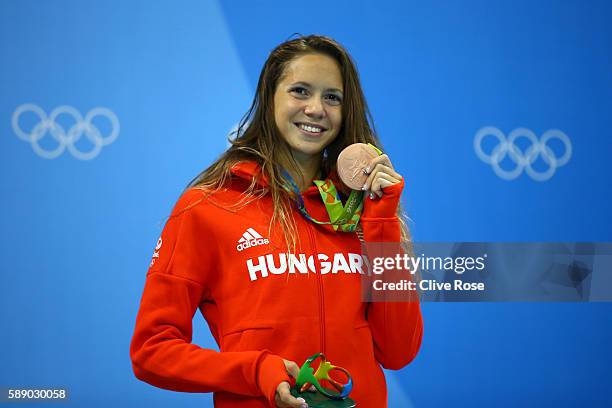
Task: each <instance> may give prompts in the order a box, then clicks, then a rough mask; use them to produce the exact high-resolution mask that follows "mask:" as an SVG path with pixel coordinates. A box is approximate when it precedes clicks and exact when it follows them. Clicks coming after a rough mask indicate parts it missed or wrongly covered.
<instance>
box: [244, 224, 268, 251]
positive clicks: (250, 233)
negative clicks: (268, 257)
mask: <svg viewBox="0 0 612 408" xmlns="http://www.w3.org/2000/svg"><path fill="white" fill-rule="evenodd" d="M269 243H270V241H268V239H267V238H264V237H262V236H261V235H259V233H258V232H257V231H255V230H254V229H253V228H249V229H247V230H246V231H245V232H244V234H242V238H240V239H239V240H238V245H236V249H237V250H238V251H242V250H244V249H247V248H251V247H254V246H257V245H265V244H269Z"/></svg>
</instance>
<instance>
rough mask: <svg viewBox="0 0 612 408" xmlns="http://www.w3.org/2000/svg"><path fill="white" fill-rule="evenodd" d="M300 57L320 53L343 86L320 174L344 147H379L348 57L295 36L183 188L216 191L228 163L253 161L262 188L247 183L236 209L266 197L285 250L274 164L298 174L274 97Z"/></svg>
mask: <svg viewBox="0 0 612 408" xmlns="http://www.w3.org/2000/svg"><path fill="white" fill-rule="evenodd" d="M305 54H324V55H327V56H329V57H331V58H333V59H334V60H335V61H336V62H337V63H338V65H339V67H340V72H341V74H342V81H343V94H344V96H343V102H342V126H341V128H340V130H339V132H338V135H337V136H336V138H335V139H334V140H333V142H332V143H330V144H329V145H328V146H327V147H326V148H325V150H324V151H322V152H321V155H322V160H321V174H323V175H326V174H329V172H331V171H333V170H335V166H336V160H337V158H338V155H339V154H340V152H341V151H342V149H344V148H345V147H346V146H348V145H351V144H353V143H372V144H373V145H375V146H379V147H380V142H379V141H378V138H377V137H376V132H375V129H374V122H373V119H372V115H371V114H370V111H369V109H368V106H367V103H366V100H365V97H364V95H363V91H362V90H361V84H360V81H359V75H358V73H357V69H356V68H355V64H354V63H353V61H352V58H351V56H350V55H349V53H348V52H347V51H346V50H345V49H344V47H342V46H341V45H340V44H339V43H337V42H336V41H335V40H333V39H331V38H329V37H325V36H319V35H309V36H300V37H298V38H295V39H291V40H288V41H286V42H284V43H282V44H280V45H279V46H277V47H276V48H274V50H272V52H271V53H270V55H269V56H268V59H267V60H266V62H265V64H264V66H263V68H262V70H261V73H260V75H259V81H258V83H257V90H256V93H255V97H254V99H253V103H252V104H251V107H250V108H249V110H248V111H247V112H246V114H245V115H244V116H243V117H242V119H241V120H240V123H239V124H238V128H237V130H236V131H235V132H234V133H233V135H232V136H233V137H230V140H229V141H230V143H231V146H230V147H229V148H228V149H227V150H226V151H225V152H224V153H223V154H222V155H221V157H220V158H219V159H217V160H216V161H215V162H214V163H213V164H212V165H211V166H210V167H208V168H207V169H206V170H204V171H202V172H201V173H200V174H199V175H198V176H197V177H195V178H194V179H193V180H192V181H191V182H190V183H189V185H188V188H198V189H203V190H206V191H208V192H215V191H218V190H220V189H222V188H224V187H225V186H227V183H228V181H229V180H230V178H231V171H230V169H231V167H232V166H233V165H234V164H236V163H237V162H240V161H244V160H249V161H255V162H256V163H257V164H259V166H260V167H261V169H262V173H263V174H265V175H266V177H267V178H268V187H267V188H261V187H260V186H259V185H258V184H257V179H253V180H252V182H251V184H250V186H249V187H248V188H247V189H246V190H245V195H244V197H245V199H244V200H242V201H241V202H240V203H237V205H238V206H240V205H246V204H247V203H248V202H251V201H252V200H256V199H258V198H260V197H262V196H263V195H265V194H268V193H269V194H271V196H272V202H273V204H274V211H273V214H272V219H271V221H270V229H272V226H273V225H274V224H275V223H278V224H279V226H280V228H281V230H282V231H284V232H285V240H286V243H287V248H288V250H289V249H290V248H291V249H295V245H296V237H297V234H296V233H295V232H296V226H295V220H294V219H293V216H292V211H291V205H292V197H291V195H290V193H288V192H287V191H286V190H285V189H284V188H283V183H284V180H283V177H282V172H283V168H282V167H281V166H280V164H279V163H287V165H288V166H289V167H290V169H288V170H292V171H293V173H294V174H301V172H300V168H299V166H298V164H297V163H296V161H295V160H294V158H293V156H292V154H291V149H290V148H289V145H288V144H287V142H285V140H284V139H283V137H282V136H281V134H280V131H279V130H278V128H277V127H276V122H275V120H274V93H275V91H276V87H277V85H278V82H279V80H280V79H281V78H282V76H283V74H284V71H285V68H286V67H287V65H288V64H289V63H290V62H291V61H292V60H293V59H295V58H297V57H300V56H303V55H305ZM306 181H309V180H306ZM402 214H403V213H402V212H401V209H400V210H398V215H399V216H400V220H401V222H402V238H403V240H404V241H407V240H408V239H409V235H408V228H407V226H406V223H405V222H404V219H403V218H404V217H403V216H402Z"/></svg>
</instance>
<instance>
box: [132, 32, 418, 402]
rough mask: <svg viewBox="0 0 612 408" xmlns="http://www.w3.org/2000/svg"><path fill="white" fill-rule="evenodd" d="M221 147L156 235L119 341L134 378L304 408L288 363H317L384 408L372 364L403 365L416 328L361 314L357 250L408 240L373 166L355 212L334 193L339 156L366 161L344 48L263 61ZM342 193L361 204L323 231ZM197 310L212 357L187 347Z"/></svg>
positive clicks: (408, 315) (308, 43)
mask: <svg viewBox="0 0 612 408" xmlns="http://www.w3.org/2000/svg"><path fill="white" fill-rule="evenodd" d="M231 143H232V145H231V147H230V148H229V149H228V150H227V151H226V152H225V153H224V154H223V155H222V156H221V157H220V158H219V159H218V160H217V161H215V162H214V163H213V164H212V165H211V166H210V167H208V168H207V169H206V170H204V171H203V172H202V173H201V174H200V175H199V176H197V177H196V178H195V179H194V180H193V181H192V182H191V183H190V184H189V186H188V189H187V191H185V193H184V194H183V195H182V197H181V198H180V199H179V201H178V203H177V204H176V206H175V208H174V211H173V212H172V215H171V216H170V218H169V219H168V222H167V223H166V225H165V227H164V230H163V232H162V236H161V238H160V240H159V245H158V248H156V252H155V262H152V263H151V266H150V268H149V271H148V274H147V281H146V285H145V289H144V293H143V296H142V300H141V305H140V310H139V313H138V317H137V321H136V329H135V332H134V337H133V339H132V343H131V349H130V352H131V358H132V364H133V369H134V373H135V374H136V376H137V377H138V378H140V379H141V380H143V381H146V382H148V383H150V384H153V385H155V386H158V387H162V388H167V389H172V390H176V391H186V392H214V401H215V406H216V407H249V408H252V407H261V408H264V407H280V408H285V407H296V408H304V407H306V406H307V404H306V402H305V400H304V398H296V397H294V396H292V395H291V393H290V384H291V382H292V380H291V377H293V378H294V379H295V378H296V377H297V376H298V370H299V369H298V365H297V363H296V361H297V362H300V363H301V362H303V361H305V360H306V359H307V358H308V357H310V356H312V355H315V354H317V353H324V355H325V356H327V357H328V358H329V359H330V360H331V361H334V363H335V364H338V366H339V367H344V368H346V369H347V370H348V372H350V373H351V376H352V379H353V383H354V388H353V390H352V392H351V395H350V397H351V398H352V399H353V400H354V401H356V403H357V406H358V407H360V408H365V407H377V408H378V407H385V406H386V404H387V391H386V383H385V377H384V373H383V371H382V370H381V366H382V367H385V368H389V369H399V368H402V367H404V366H405V365H407V364H408V363H409V362H410V361H411V360H412V359H413V358H414V357H415V356H416V354H417V352H418V349H419V347H420V343H421V338H422V332H423V323H422V318H421V312H420V307H419V303H418V299H416V298H415V300H414V301H411V302H405V303H399V302H396V303H384V302H378V303H376V302H373V303H367V302H364V301H363V300H362V291H361V289H362V285H363V282H362V277H363V276H364V275H365V274H366V271H365V270H364V269H365V268H363V269H362V267H361V266H362V265H364V264H365V263H366V261H365V260H364V255H366V254H364V253H363V252H364V250H363V247H362V241H364V242H365V243H370V242H371V243H381V242H385V243H391V245H392V246H393V247H398V248H399V247H400V245H399V244H400V243H405V242H406V241H408V239H409V236H408V230H407V228H406V226H405V223H403V221H402V217H401V208H400V206H399V200H400V196H401V192H402V189H403V186H404V182H403V179H402V176H401V175H399V174H398V173H397V172H396V171H395V170H394V168H393V166H392V164H391V161H390V159H389V157H388V156H387V155H385V154H382V155H378V154H376V155H375V157H374V156H372V159H371V160H369V163H368V165H367V169H366V170H365V172H366V174H365V176H366V177H365V180H366V181H365V184H364V185H363V188H362V189H363V190H365V192H366V193H369V196H367V195H365V197H369V198H367V199H365V200H364V199H363V197H364V194H363V193H362V192H361V191H356V190H355V191H350V188H349V187H347V186H346V185H343V184H342V183H340V181H339V180H338V172H337V169H336V162H337V160H338V156H339V154H340V152H341V151H342V150H344V149H345V148H346V147H347V146H349V145H352V144H355V143H362V144H364V146H365V145H367V144H371V145H374V146H378V147H380V143H379V142H378V139H377V138H376V136H375V133H374V129H373V127H372V126H371V118H370V115H369V112H368V108H367V105H366V102H365V99H364V96H363V92H362V90H361V86H360V84H359V78H358V75H357V70H356V69H355V66H354V64H353V62H352V60H351V58H350V56H349V54H348V53H347V52H346V50H345V49H344V48H343V47H342V46H341V45H340V44H338V43H337V42H336V41H334V40H332V39H330V38H327V37H322V36H307V37H300V38H297V39H294V40H290V41H287V42H284V43H282V44H280V45H279V46H278V47H276V48H275V49H274V50H273V51H272V52H271V54H270V56H269V57H268V59H267V61H266V63H265V65H264V67H263V69H262V72H261V75H260V77H259V82H258V84H257V92H256V95H255V98H254V100H253V103H252V105H251V108H250V109H249V111H248V112H247V114H246V115H245V116H244V117H243V119H242V121H241V123H240V125H239V127H238V130H237V132H236V137H235V139H234V140H232V141H231ZM366 147H367V146H366ZM377 151H378V150H377ZM316 178H321V179H322V180H315V179H316ZM313 183H314V184H315V185H313ZM336 186H337V190H336ZM349 193H350V197H349V201H350V199H351V197H360V198H359V200H360V201H359V203H360V204H359V206H358V207H357V206H354V207H352V208H353V209H354V213H353V214H352V215H351V217H345V218H344V220H343V221H342V222H341V223H340V222H338V223H334V222H333V221H332V219H331V218H332V212H331V211H329V208H330V206H333V205H340V206H342V202H341V200H342V198H343V197H346V196H347V195H348V194H349ZM354 202H357V201H354ZM346 207H349V206H348V205H347V206H346ZM317 220H320V221H317ZM396 244H398V245H396ZM369 255H372V253H369ZM197 309H199V310H200V312H201V313H202V315H203V316H204V318H205V319H206V320H207V322H208V324H209V327H210V330H211V331H212V334H213V335H214V337H215V339H216V340H217V344H218V345H219V348H220V350H219V351H216V350H211V349H204V348H200V347H198V346H197V345H194V344H191V334H192V317H193V315H194V313H195V312H196V311H197ZM390 328H392V330H391V329H390ZM302 395H303V396H305V395H304V394H302Z"/></svg>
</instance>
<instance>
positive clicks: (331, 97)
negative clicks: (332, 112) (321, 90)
mask: <svg viewBox="0 0 612 408" xmlns="http://www.w3.org/2000/svg"><path fill="white" fill-rule="evenodd" d="M325 99H327V101H328V102H329V104H330V105H340V104H341V103H342V97H341V96H339V95H336V94H328V95H325Z"/></svg>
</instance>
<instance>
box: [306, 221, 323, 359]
mask: <svg viewBox="0 0 612 408" xmlns="http://www.w3.org/2000/svg"><path fill="white" fill-rule="evenodd" d="M305 224H307V226H306V229H307V230H308V237H309V238H310V245H311V247H312V249H313V251H314V254H315V256H317V254H318V251H317V245H316V241H315V239H314V236H313V231H312V230H313V226H312V225H310V223H309V222H305ZM316 275H317V282H318V287H319V321H320V325H319V326H320V333H321V353H323V354H324V355H325V299H324V296H323V277H322V276H321V274H320V273H317V274H316Z"/></svg>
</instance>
